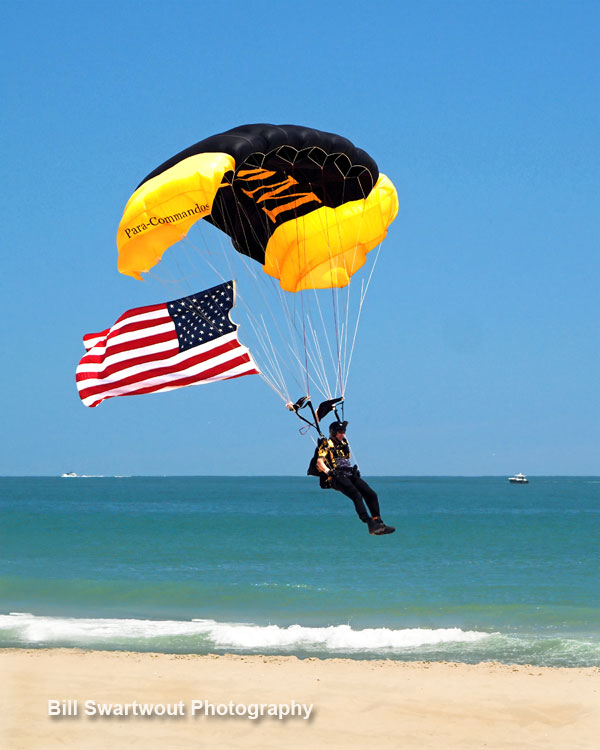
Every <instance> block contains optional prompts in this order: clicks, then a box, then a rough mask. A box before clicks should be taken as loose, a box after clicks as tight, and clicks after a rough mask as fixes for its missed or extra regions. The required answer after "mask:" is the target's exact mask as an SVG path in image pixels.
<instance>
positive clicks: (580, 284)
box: [0, 0, 600, 475]
mask: <svg viewBox="0 0 600 750" xmlns="http://www.w3.org/2000/svg"><path fill="white" fill-rule="evenodd" d="M598 28H600V6H599V5H598V3H596V2H577V1H575V2H541V1H540V2H496V3H492V2H466V1H463V2H434V1H431V0H430V1H428V2H412V3H408V2H397V3H383V2H382V3H378V2H375V3H370V4H365V3H358V2H343V3H342V2H329V3H320V2H305V3H302V4H301V5H298V4H291V3H277V2H261V1H259V2H252V3H246V2H244V3H242V2H230V3H217V2H204V3H197V2H173V3H170V4H168V5H167V4H164V3H157V2H152V1H147V2H131V1H129V2H128V1H127V0H125V1H122V2H118V3H117V2H111V1H110V0H109V1H108V2H105V3H102V4H100V3H91V2H90V3H74V2H61V3H58V2H56V3H46V2H19V3H16V2H15V3H12V4H9V5H8V6H6V7H5V9H4V11H3V31H2V35H3V40H2V43H3V48H4V50H5V64H4V66H3V68H2V73H1V75H2V100H3V103H4V112H5V116H4V118H3V120H2V129H3V131H4V132H3V141H4V144H5V154H4V160H5V166H4V169H3V185H2V193H3V204H4V207H5V208H4V218H3V230H4V232H3V234H4V243H3V244H4V252H3V273H2V277H1V281H0V283H1V285H2V297H3V299H4V301H5V325H4V326H3V329H2V351H3V360H4V367H3V388H2V393H3V405H2V413H3V419H2V422H3V425H4V429H3V431H2V438H1V439H2V450H1V452H0V456H1V459H0V474H2V475H15V474H16V475H20V474H31V475H37V474H50V475H53V474H54V475H56V474H59V473H61V472H62V471H77V472H79V473H90V474H208V473H210V474H303V473H304V471H305V469H306V465H307V464H308V459H309V458H310V455H311V454H312V443H311V441H310V440H309V438H308V437H305V436H304V437H303V436H300V435H299V433H298V426H299V423H297V420H295V419H294V418H293V417H292V416H291V415H289V414H288V413H287V412H286V411H285V409H284V408H283V407H282V405H281V402H280V401H279V400H278V399H277V398H275V397H274V396H273V395H272V393H271V392H270V391H269V389H268V388H267V387H266V386H265V385H264V384H263V383H262V381H261V380H260V379H259V378H257V377H254V378H244V379H240V380H237V381H231V382H224V383H218V384H215V385H211V386H204V387H199V388H187V389H182V390H179V391H176V392H172V393H167V394H160V395H153V396H145V397H136V398H119V399H111V400H110V401H107V402H105V403H103V404H101V405H100V406H99V407H97V408H95V409H87V408H85V407H84V406H83V405H82V404H81V402H80V400H79V398H78V395H77V391H76V388H75V383H74V371H75V367H76V365H77V362H78V361H79V358H80V357H81V356H82V354H83V347H82V343H81V336H82V335H83V334H84V333H87V332H89V331H94V330H100V329H102V328H104V327H106V326H108V325H110V324H111V323H112V322H113V321H114V320H116V318H117V317H118V315H119V314H120V313H121V312H123V311H124V310H125V309H128V308H130V307H135V306H137V305H143V304H149V303H154V302H159V301H163V300H164V299H168V298H169V295H168V294H165V291H164V289H161V288H160V286H156V285H153V284H152V283H151V282H146V283H139V282H136V281H134V280H133V279H131V278H129V277H125V276H121V275H120V274H119V273H118V272H117V270H116V244H115V235H116V228H117V225H118V223H119V220H120V218H121V214H122V211H123V208H124V206H125V203H126V201H127V199H128V197H129V195H130V194H131V192H132V191H133V189H134V188H135V186H136V185H137V184H138V183H139V181H140V180H141V179H142V178H143V177H144V176H145V175H146V174H147V173H148V172H149V171H150V170H151V169H153V168H154V167H155V166H157V165H158V164H159V163H161V162H162V161H164V160H165V159H166V158H168V157H169V156H171V155H172V154H174V153H176V152H177V151H179V150H181V149H183V148H185V147H187V146H189V145H190V144H192V143H194V142H196V141H198V140H200V139H202V138H204V137H206V136H208V135H211V134H213V133H218V132H221V131H223V130H227V129H229V128H231V127H234V126H236V125H239V124H243V123H249V122H273V123H297V124H306V125H309V126H312V127H316V128H319V129H322V130H327V131H332V132H338V133H341V134H343V135H345V136H346V137H348V138H350V139H351V140H352V141H354V142H355V143H356V144H357V145H359V146H361V147H362V148H364V149H365V150H367V151H368V152H369V153H370V154H371V155H372V156H373V157H374V158H375V159H376V160H377V162H378V164H379V165H380V168H381V170H382V171H384V172H385V173H386V174H387V175H389V176H390V177H391V179H392V180H393V181H394V183H395V185H396V187H397V189H398V193H399V197H400V212H399V214H398V218H397V219H396V221H395V222H394V224H393V225H392V227H391V229H390V233H389V236H388V239H387V240H386V242H385V243H384V246H383V250H382V254H381V257H380V259H379V262H378V266H377V269H376V273H375V275H374V278H373V285H372V288H371V290H370V291H369V296H368V297H367V302H366V309H365V311H364V313H363V318H362V320H361V330H360V334H359V341H358V348H357V350H356V352H355V355H354V359H353V369H352V374H351V383H350V386H349V389H348V407H347V412H346V416H347V418H349V419H350V429H349V433H348V434H349V438H350V440H351V444H352V445H353V448H354V450H355V454H356V456H357V457H358V460H359V463H360V465H361V469H362V471H363V474H365V475H369V474H390V475H405V474H461V475H463V474H464V475H470V474H480V475H481V474H498V475H503V474H508V473H513V472H515V471H524V472H526V473H529V474H600V428H599V424H600V407H599V404H600V399H599V384H600V335H599V327H600V326H599V318H600V316H599V303H598V297H599V295H598V290H599V286H600V273H599V271H600V268H599V266H600V262H599V252H598V250H599V239H600V233H599V231H598V199H599V192H600V190H599V174H600V170H599V167H600V163H599V162H600V159H599V147H598V133H599V132H600V116H599V115H600V97H599V93H600V75H599V74H600V59H599V57H600V53H599V51H598ZM202 281H203V280H202V278H201V277H199V280H198V284H197V286H198V288H202ZM210 283H212V279H211V280H210V281H209V284H210ZM209 284H207V285H209ZM182 293H186V292H182ZM172 296H173V295H172ZM174 296H179V294H175V295H174ZM299 395H300V394H299Z"/></svg>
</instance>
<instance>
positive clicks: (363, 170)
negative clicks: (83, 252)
mask: <svg viewBox="0 0 600 750" xmlns="http://www.w3.org/2000/svg"><path fill="white" fill-rule="evenodd" d="M397 211H398V197H397V194H396V190H395V188H394V186H393V184H392V182H391V181H390V180H389V179H388V178H387V177H386V176H385V175H383V174H380V173H379V169H378V167H377V164H376V163H375V162H374V160H373V159H372V158H371V157H370V156H369V155H368V154H367V153H366V152H365V151H363V150H362V149H359V148H356V146H354V145H353V144H352V143H351V142H350V141H349V140H347V139H346V138H343V137H341V136H339V135H335V134H333V133H324V132H322V131H319V130H313V129H311V128H305V127H299V126H296V125H266V124H258V125H244V126H241V127H238V128H233V129H232V130H228V131H227V132H225V133H221V134H219V135H214V136H211V137H210V138H206V139H205V140H203V141H200V142H199V143H196V144H195V145H194V146H191V147H190V148H188V149H186V150H185V151H182V152H180V153H179V154H176V155H175V156H173V157H172V158H171V159H169V160H168V161H166V162H165V163H164V164H162V165H161V166H159V167H158V168H157V169H155V170H154V171H153V172H151V173H150V174H149V175H148V176H147V177H146V178H145V179H144V180H143V181H142V182H141V183H140V185H139V186H138V188H137V189H136V190H135V192H134V193H133V195H132V196H131V198H130V199H129V201H128V202H127V205H126V207H125V211H124V213H123V218H122V219H121V223H120V225H119V229H118V233H117V246H118V250H119V261H118V267H119V271H120V272H121V273H124V274H127V275H129V276H133V277H135V278H137V279H141V278H142V277H141V274H142V272H146V271H149V270H150V269H151V268H152V267H153V266H154V265H156V263H158V262H159V261H160V259H161V257H162V255H163V253H164V252H165V250H166V249H167V248H169V247H170V246H171V245H173V244H174V243H176V242H178V241H179V240H181V239H183V238H184V237H185V236H186V234H187V233H188V231H189V229H190V227H191V226H192V225H193V224H194V223H195V222H197V221H198V220H199V219H201V218H203V219H206V220H207V221H209V222H210V223H211V224H214V225H215V226H217V227H218V228H219V229H221V230H223V231H224V232H226V233H227V234H228V235H229V236H230V237H231V240H232V243H233V246H234V248H235V249H236V250H237V252H239V253H242V254H243V255H246V256H248V257H250V258H253V259H254V260H255V261H257V262H258V263H260V264H261V265H262V266H263V269H264V271H265V273H267V274H268V275H269V276H272V277H274V278H276V279H278V280H279V283H280V285H281V288H282V289H284V290H285V291H290V292H297V291H300V290H302V289H324V288H329V287H344V286H346V285H347V284H348V283H349V281H350V277H351V276H352V275H353V274H354V273H355V272H356V271H358V269H359V268H361V267H362V266H363V265H364V263H365V260H366V255H367V253H368V252H369V251H370V250H372V249H373V248H374V247H376V246H377V245H378V244H379V243H380V242H381V241H382V240H383V239H384V237H385V235H386V233H387V228H388V226H389V225H390V224H391V222H392V221H393V220H394V218H395V216H396V213H397Z"/></svg>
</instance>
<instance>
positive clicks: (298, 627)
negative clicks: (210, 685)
mask: <svg viewBox="0 0 600 750" xmlns="http://www.w3.org/2000/svg"><path fill="white" fill-rule="evenodd" d="M369 481H370V482H371V484H372V485H373V487H374V488H375V489H376V490H377V491H378V493H379V497H380V501H381V506H382V514H383V517H384V519H385V520H386V521H387V522H388V523H390V524H393V525H395V526H396V527H397V532H396V534H393V535H390V536H386V537H373V536H370V535H369V534H368V533H367V531H366V528H365V526H364V525H363V524H361V523H360V521H358V519H357V518H356V516H355V513H354V509H353V506H352V504H351V502H350V501H349V500H348V499H347V498H345V497H343V496H342V495H340V494H339V493H334V492H331V491H327V492H325V491H323V490H320V489H319V488H318V485H317V484H316V480H314V481H313V480H312V479H310V478H303V477H302V478H300V477H290V478H272V477H268V478H256V477H252V478H243V477H236V478H231V477H224V478H217V477H132V478H77V479H61V478H0V524H1V527H0V646H3V647H9V646H10V647H27V648H30V647H48V646H50V647H54V646H57V647H58V646H67V647H68V646H77V647H85V648H102V649H123V648H126V649H129V650H139V651H166V652H188V653H207V652H213V653H215V652H216V653H219V652H225V651H227V652H245V653H257V652H260V653H291V654H296V655H298V656H301V657H304V656H349V657H353V658H367V659H371V658H392V659H405V660H412V659H436V660H439V659H451V660H455V661H465V662H478V661H483V660H490V659H493V660H498V661H503V662H507V663H530V664H540V665H542V664H545V665H556V666H576V665H583V666H586V665H587V666H591V665H600V583H599V573H600V562H599V547H600V545H599V544H598V540H599V539H600V478H594V477H569V478H559V477H534V478H530V484H528V485H525V486H515V485H510V484H509V483H508V482H507V481H506V479H505V478H499V477H484V478H391V477H385V478H372V479H369Z"/></svg>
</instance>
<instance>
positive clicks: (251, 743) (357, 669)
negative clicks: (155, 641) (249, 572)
mask: <svg viewBox="0 0 600 750" xmlns="http://www.w3.org/2000/svg"><path fill="white" fill-rule="evenodd" d="M0 662H1V671H2V682H1V687H0V696H1V703H2V705H1V718H0V722H1V723H0V746H2V747H3V748H7V750H33V748H36V749H37V748H40V749H41V748H44V750H52V748H77V750H84V749H87V748H89V750H100V749H101V748H102V750H104V749H105V748H109V747H110V748H121V747H122V748H125V747H143V748H145V749H146V750H151V749H153V748H169V749H173V748H214V747H223V748H289V749H290V750H294V749H295V748H311V749H312V750H316V749H317V748H323V747H327V748H348V747H356V748H364V747H367V746H373V747H377V748H403V749H405V750H410V749H411V748H415V749H416V748H420V749H422V748H436V749H437V748H483V747H485V748H545V749H546V750H548V749H549V748H556V749H557V750H566V749H567V748H569V750H571V749H572V748H590V749H591V748H596V747H597V746H598V745H597V740H598V736H600V670H599V669H596V668H588V669H554V668H541V667H528V666H506V665H502V664H497V663H485V664H479V665H466V664H454V663H414V662H412V663H406V662H392V661H353V660H347V659H327V660H320V659H307V660H300V659H297V658H295V657H288V656H285V657H283V656H282V657H278V656H268V657H267V656H264V657H263V656H238V655H225V656H212V655H209V656H188V655H168V654H140V653H129V652H94V651H79V650H67V649H56V650H4V651H2V652H1V653H0ZM102 712H103V713H102ZM261 713H262V715H260V714H261ZM75 714H77V715H75ZM253 716H255V718H252V717H253Z"/></svg>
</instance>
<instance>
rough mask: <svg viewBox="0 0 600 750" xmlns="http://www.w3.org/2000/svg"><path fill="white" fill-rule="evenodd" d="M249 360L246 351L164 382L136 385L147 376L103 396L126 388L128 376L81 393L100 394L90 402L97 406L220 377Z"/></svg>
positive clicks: (253, 373)
mask: <svg viewBox="0 0 600 750" xmlns="http://www.w3.org/2000/svg"><path fill="white" fill-rule="evenodd" d="M248 362H251V359H250V356H249V355H248V354H246V353H244V354H241V355H240V356H239V357H235V358H234V359H231V360H229V361H227V362H223V363H222V364H220V365H216V366H215V367H210V368H208V369H207V370H203V371H202V372H200V373H197V374H195V375H188V376H181V377H177V378H173V380H170V381H167V382H164V383H156V384H154V385H150V386H143V385H139V386H138V387H136V385H135V384H136V382H143V381H145V380H148V378H147V377H144V378H142V380H141V381H140V380H139V379H138V380H137V381H133V382H132V383H131V384H130V385H127V390H126V391H125V392H124V393H115V394H112V395H109V396H101V394H102V392H106V393H109V392H110V391H112V390H114V389H117V388H125V387H126V383H127V381H129V378H127V379H125V380H124V381H121V382H117V383H110V384H109V383H107V384H106V385H105V386H104V387H100V386H98V387H96V388H88V389H83V390H81V391H80V392H79V395H80V396H81V398H82V399H83V398H90V397H91V396H92V395H100V396H101V397H100V398H99V399H98V400H97V401H94V402H93V403H91V404H89V406H97V405H98V404H99V403H101V402H102V401H104V399H105V398H113V397H115V396H141V395H143V394H146V393H155V392H156V391H160V390H162V389H164V388H183V387H184V386H186V385H194V384H195V383H201V382H202V381H205V380H209V379H210V378H215V377H218V376H219V375H222V374H223V373H226V372H227V371H228V370H233V369H235V368H236V367H238V366H240V365H243V364H245V363H248ZM173 374H175V373H173ZM258 374H259V371H258V370H256V369H255V368H253V369H252V370H250V371H248V372H244V373H238V374H236V375H232V376H231V378H234V377H240V376H241V375H258ZM153 377H157V375H153ZM231 378H228V377H223V378H222V380H230V379H231ZM108 386H110V387H108Z"/></svg>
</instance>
